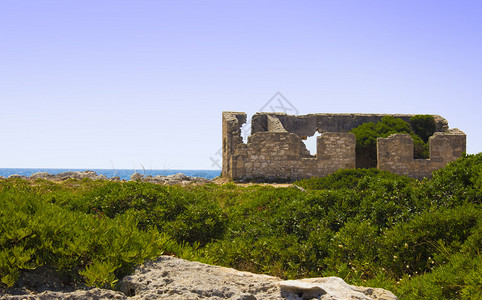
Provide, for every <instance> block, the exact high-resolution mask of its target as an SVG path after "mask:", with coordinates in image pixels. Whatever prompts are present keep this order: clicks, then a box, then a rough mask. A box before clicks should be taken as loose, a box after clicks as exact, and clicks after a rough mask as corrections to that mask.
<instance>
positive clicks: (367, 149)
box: [350, 116, 428, 168]
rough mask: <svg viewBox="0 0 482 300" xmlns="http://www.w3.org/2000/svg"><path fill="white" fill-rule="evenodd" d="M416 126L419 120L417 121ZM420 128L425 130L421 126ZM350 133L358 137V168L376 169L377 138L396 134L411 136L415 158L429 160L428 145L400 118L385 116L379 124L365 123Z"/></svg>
mask: <svg viewBox="0 0 482 300" xmlns="http://www.w3.org/2000/svg"><path fill="white" fill-rule="evenodd" d="M415 124H419V123H417V119H415ZM420 128H424V127H423V126H420ZM350 132H352V133H353V134H355V137H356V167H357V168H375V167H376V166H377V138H379V137H381V138H386V137H388V136H390V135H392V134H395V133H406V134H409V135H410V137H411V138H412V139H413V143H414V158H428V144H427V143H425V142H424V141H423V140H422V138H421V137H420V136H418V135H417V134H415V133H414V132H413V131H412V129H411V127H410V124H409V123H407V122H405V121H403V120H402V119H399V118H394V117H392V116H385V117H383V118H382V119H381V120H380V121H379V122H377V123H373V122H368V123H363V124H361V125H360V126H358V127H355V128H353V129H352V130H351V131H350Z"/></svg>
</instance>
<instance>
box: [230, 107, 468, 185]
mask: <svg viewBox="0 0 482 300" xmlns="http://www.w3.org/2000/svg"><path fill="white" fill-rule="evenodd" d="M384 116H387V115H382V114H310V115H304V116H290V115H286V114H282V113H257V114H255V115H254V116H253V119H252V123H251V128H252V134H251V135H250V136H249V137H248V142H247V143H244V142H243V140H242V137H241V126H242V125H243V123H244V122H246V114H245V113H241V112H223V170H222V176H223V177H225V178H228V179H232V180H243V179H261V180H297V179H302V178H309V177H314V176H316V177H321V176H326V175H329V174H331V173H333V172H335V171H337V170H339V169H353V168H355V157H356V155H355V145H356V141H355V136H354V135H353V134H352V133H349V132H348V131H349V130H351V129H352V128H354V127H357V126H359V125H360V124H362V123H365V122H378V121H380V120H381V118H382V117H384ZM389 116H393V117H396V118H401V119H403V120H405V121H409V119H410V118H411V117H412V116H413V115H389ZM434 118H435V120H436V130H437V131H439V132H438V133H436V134H435V135H434V136H433V137H431V138H430V159H428V160H425V159H414V158H413V157H414V155H413V152H414V149H413V141H412V139H411V138H410V136H408V135H394V136H390V137H389V138H387V139H379V140H378V154H377V155H378V168H379V169H382V170H388V171H391V172H394V173H397V174H404V175H408V176H411V177H415V178H423V177H428V176H429V175H430V173H431V172H432V171H434V170H436V169H439V168H442V167H443V166H445V164H447V163H448V162H450V161H453V160H455V159H456V158H458V157H460V156H461V154H462V153H463V152H464V151H465V134H464V133H463V132H461V131H457V130H455V131H454V130H452V131H449V130H448V123H447V121H446V120H445V119H444V118H442V117H440V116H437V115H434ZM316 131H318V132H320V133H321V136H319V137H318V138H317V153H316V155H311V154H310V153H309V151H308V150H307V149H306V146H305V144H304V143H303V141H302V140H303V139H305V138H306V137H307V136H312V135H313V134H314V133H315V132H316Z"/></svg>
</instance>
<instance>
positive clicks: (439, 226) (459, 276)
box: [0, 154, 482, 299]
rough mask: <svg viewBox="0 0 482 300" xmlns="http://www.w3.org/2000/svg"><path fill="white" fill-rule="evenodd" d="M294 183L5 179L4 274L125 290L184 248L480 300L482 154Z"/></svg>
mask: <svg viewBox="0 0 482 300" xmlns="http://www.w3.org/2000/svg"><path fill="white" fill-rule="evenodd" d="M295 185H296V186H298V187H301V188H302V189H300V188H298V187H296V186H292V187H288V188H274V187H270V186H259V185H254V186H250V187H240V186H237V185H235V184H233V183H228V184H223V185H215V184H208V185H204V186H192V187H184V188H183V187H179V186H159V185H154V184H149V183H141V182H108V181H95V182H94V181H90V180H84V181H76V180H69V181H66V182H64V183H51V182H48V181H42V180H38V181H35V182H29V181H24V180H19V179H15V180H13V179H9V180H1V181H0V278H1V281H2V286H3V288H5V287H6V286H8V285H12V284H13V283H14V282H15V281H16V280H17V278H18V276H19V274H20V273H21V272H22V271H23V270H28V269H34V268H37V267H39V266H50V267H53V268H55V269H57V270H59V271H60V272H63V273H64V274H65V278H66V280H69V281H74V282H86V283H87V284H89V285H97V286H104V287H113V288H115V285H116V282H117V281H118V280H119V279H120V278H122V276H124V275H125V274H128V273H129V272H131V270H132V268H133V267H134V266H135V265H136V264H139V263H141V262H143V261H145V260H146V259H149V258H153V257H156V256H158V255H160V254H173V255H177V256H179V257H183V258H186V259H193V260H198V261H203V262H208V263H215V264H218V265H223V266H230V267H234V268H238V269H241V270H247V271H252V272H258V273H266V274H272V275H276V276H280V277H282V278H290V279H294V278H302V277H320V276H339V277H341V278H343V279H345V280H346V281H347V282H349V283H351V284H358V285H365V286H373V287H382V288H387V289H389V290H391V291H393V292H394V293H395V294H396V295H397V296H399V297H400V298H401V299H477V298H479V299H480V298H481V297H482V256H481V253H480V250H481V248H482V210H481V202H482V154H478V155H468V156H465V157H463V158H461V159H459V160H458V161H457V162H454V163H451V164H449V165H448V166H447V167H446V168H445V169H443V170H439V171H437V172H435V173H434V176H433V178H432V179H430V180H424V181H422V182H419V181H417V180H414V179H411V178H408V177H403V176H398V175H394V174H391V173H388V172H384V171H379V170H375V169H357V170H340V171H338V172H336V173H334V174H332V175H330V176H327V177H324V178H312V179H307V180H301V181H298V182H296V183H295Z"/></svg>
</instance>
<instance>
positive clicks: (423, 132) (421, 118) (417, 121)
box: [410, 115, 436, 143]
mask: <svg viewBox="0 0 482 300" xmlns="http://www.w3.org/2000/svg"><path fill="white" fill-rule="evenodd" d="M410 126H411V127H412V130H413V132H414V133H415V134H416V135H418V136H419V137H420V138H421V139H422V141H423V142H424V143H427V142H428V138H429V137H431V136H432V135H433V134H434V133H435V126H436V125H435V119H434V117H433V116H432V115H416V116H413V117H411V118H410Z"/></svg>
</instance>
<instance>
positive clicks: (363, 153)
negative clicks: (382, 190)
mask: <svg viewBox="0 0 482 300" xmlns="http://www.w3.org/2000/svg"><path fill="white" fill-rule="evenodd" d="M355 153H356V157H355V168H357V169H369V168H376V167H377V148H376V145H375V147H367V148H365V149H363V150H361V149H359V148H358V147H357V148H356V149H355Z"/></svg>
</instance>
